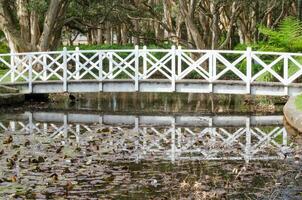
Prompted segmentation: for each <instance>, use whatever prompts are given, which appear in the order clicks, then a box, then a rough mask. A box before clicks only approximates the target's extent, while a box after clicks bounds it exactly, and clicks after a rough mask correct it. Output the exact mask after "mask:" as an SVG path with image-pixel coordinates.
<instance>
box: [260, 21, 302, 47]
mask: <svg viewBox="0 0 302 200" xmlns="http://www.w3.org/2000/svg"><path fill="white" fill-rule="evenodd" d="M259 31H260V33H262V34H263V35H264V36H266V37H267V38H268V40H267V42H266V43H264V44H263V43H262V44H261V43H260V44H259V45H260V47H261V48H270V49H274V50H275V49H276V50H277V51H278V50H285V51H288V52H301V51H302V23H301V22H300V21H299V20H297V19H295V18H292V17H289V18H286V19H284V20H283V21H282V22H281V23H280V25H279V27H278V28H277V29H276V30H273V29H269V28H266V27H264V26H260V27H259ZM276 50H275V51H276Z"/></svg>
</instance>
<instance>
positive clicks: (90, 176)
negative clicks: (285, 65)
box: [0, 94, 302, 199]
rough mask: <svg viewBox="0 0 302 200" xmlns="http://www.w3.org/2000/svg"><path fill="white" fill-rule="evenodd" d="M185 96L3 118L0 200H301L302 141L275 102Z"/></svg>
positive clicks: (35, 110)
mask: <svg viewBox="0 0 302 200" xmlns="http://www.w3.org/2000/svg"><path fill="white" fill-rule="evenodd" d="M135 95H138V94H134V96H135ZM189 96H190V95H183V96H182V95H177V96H176V97H175V96H170V98H168V97H166V96H161V95H159V94H152V95H146V96H135V98H134V97H131V96H129V95H125V94H117V95H113V96H112V95H111V96H110V95H109V94H106V95H103V96H90V97H89V96H83V97H79V96H77V97H76V98H79V99H80V100H78V101H75V102H73V105H71V106H70V105H69V103H70V102H69V101H68V100H64V98H62V99H53V102H52V103H47V104H39V105H35V106H30V105H29V106H28V107H25V108H22V109H21V108H20V109H17V111H18V112H16V113H14V114H10V113H9V112H7V113H6V114H2V115H1V117H0V132H1V135H0V142H1V144H2V146H1V148H0V154H1V155H0V156H1V157H0V159H1V162H0V167H1V174H0V196H1V198H5V199H7V198H27V199H33V198H37V199H46V198H51V199H56V198H69V199H77V198H80V199H85V198H92V199H93V198H95V199H142V198H147V199H154V198H157V199H249V198H251V199H301V197H302V196H301V192H302V185H301V183H302V178H301V148H300V145H299V144H300V143H299V142H300V141H301V136H299V134H297V133H296V132H295V131H293V130H291V129H289V128H288V127H287V125H284V123H283V115H282V113H281V112H280V111H281V110H278V109H279V108H278V105H274V110H273V111H272V110H270V111H267V112H259V110H257V109H256V108H253V107H255V102H256V103H257V104H258V102H264V103H263V105H264V106H263V107H265V105H266V106H270V105H267V104H265V103H267V102H270V101H271V100H270V99H268V100H267V99H266V100H259V99H250V98H243V97H240V98H239V97H230V98H229V97H227V98H225V99H223V98H220V99H219V101H220V102H219V101H216V100H215V101H213V100H210V98H208V96H204V97H203V98H200V97H201V96H199V95H196V96H194V95H192V96H191V97H190V98H189ZM57 98H59V97H57ZM60 98H61V97H60ZM212 98H217V97H212ZM213 102H215V103H213ZM225 102H229V104H228V105H226V104H225ZM210 106H211V107H210ZM219 108H221V110H219ZM263 110H264V109H263ZM15 111H16V110H15Z"/></svg>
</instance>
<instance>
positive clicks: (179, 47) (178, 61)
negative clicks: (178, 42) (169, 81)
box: [177, 46, 182, 79]
mask: <svg viewBox="0 0 302 200" xmlns="http://www.w3.org/2000/svg"><path fill="white" fill-rule="evenodd" d="M181 54H182V50H181V46H178V49H177V76H178V77H180V75H181V72H182V66H181ZM177 79H178V78H177Z"/></svg>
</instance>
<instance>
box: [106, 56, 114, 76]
mask: <svg viewBox="0 0 302 200" xmlns="http://www.w3.org/2000/svg"><path fill="white" fill-rule="evenodd" d="M107 54H108V58H109V74H108V78H109V79H112V78H113V62H112V60H113V56H112V52H108V53H107Z"/></svg>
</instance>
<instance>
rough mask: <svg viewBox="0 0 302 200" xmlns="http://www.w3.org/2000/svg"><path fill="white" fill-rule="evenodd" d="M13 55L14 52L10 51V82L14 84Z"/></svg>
mask: <svg viewBox="0 0 302 200" xmlns="http://www.w3.org/2000/svg"><path fill="white" fill-rule="evenodd" d="M14 56H15V54H14V52H13V51H12V50H11V51H10V67H11V74H10V79H11V82H12V83H14V82H15V68H16V67H15V62H14V58H15V57H14Z"/></svg>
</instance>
